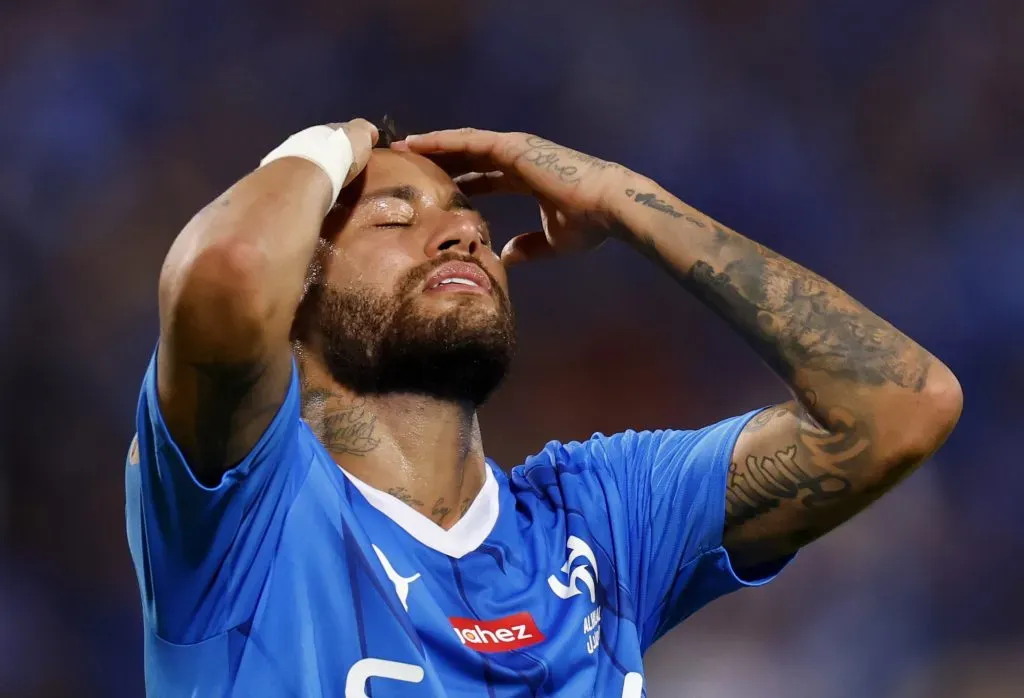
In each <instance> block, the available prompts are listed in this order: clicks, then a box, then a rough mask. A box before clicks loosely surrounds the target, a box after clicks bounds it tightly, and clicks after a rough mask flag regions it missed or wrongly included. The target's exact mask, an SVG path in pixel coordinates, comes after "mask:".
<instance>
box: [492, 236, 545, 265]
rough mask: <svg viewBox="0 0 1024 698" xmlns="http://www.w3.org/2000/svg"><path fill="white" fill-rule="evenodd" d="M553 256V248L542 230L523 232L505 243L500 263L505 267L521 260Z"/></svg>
mask: <svg viewBox="0 0 1024 698" xmlns="http://www.w3.org/2000/svg"><path fill="white" fill-rule="evenodd" d="M554 256H555V248H553V247H552V246H551V243H550V242H549V241H548V237H547V235H545V234H544V233H543V232H542V231H536V232H533V233H523V234H522V235H516V236H515V237H514V238H512V239H511V240H509V241H508V242H507V243H505V247H504V248H502V250H501V263H502V264H504V265H505V266H506V267H511V266H513V265H515V264H521V263H523V262H533V261H536V260H538V259H547V258H549V257H554Z"/></svg>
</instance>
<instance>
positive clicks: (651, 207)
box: [126, 119, 962, 698]
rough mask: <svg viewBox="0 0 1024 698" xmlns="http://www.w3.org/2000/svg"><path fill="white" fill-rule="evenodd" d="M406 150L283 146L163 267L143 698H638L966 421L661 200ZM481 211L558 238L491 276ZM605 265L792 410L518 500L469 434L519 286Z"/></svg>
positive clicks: (517, 166) (840, 318)
mask: <svg viewBox="0 0 1024 698" xmlns="http://www.w3.org/2000/svg"><path fill="white" fill-rule="evenodd" d="M392 140H393V139H392V138H391V136H390V134H389V133H386V132H385V133H383V135H382V133H381V131H379V130H378V129H377V128H376V127H374V126H373V125H371V124H370V123H369V122H367V121H365V120H361V119H356V120H353V121H350V122H348V123H346V124H343V125H340V126H339V125H332V126H317V127H312V128H310V129H307V130H305V131H302V132H299V133H298V134H295V135H294V136H292V137H290V138H289V139H287V140H286V141H285V142H284V143H283V144H282V145H281V146H279V147H278V148H277V149H275V150H274V151H273V152H271V154H270V155H268V156H267V157H266V158H265V159H264V161H263V163H262V164H261V166H260V167H259V168H258V169H256V170H255V171H253V172H251V173H249V174H248V175H246V176H245V177H244V178H242V179H241V180H240V181H239V182H238V183H237V184H235V185H234V186H232V187H231V188H230V189H228V191H226V192H225V193H224V194H222V195H221V196H220V197H219V198H217V199H216V200H215V201H213V202H212V203H211V204H209V205H208V206H207V207H206V208H204V209H203V210H202V211H200V212H199V213H198V214H197V215H196V216H195V217H194V218H193V219H192V220H191V221H190V222H189V223H188V225H187V226H186V227H185V228H184V230H183V231H182V232H181V234H180V235H179V236H178V237H177V239H176V240H175V242H174V244H173V245H172V247H171V249H170V252H169V253H168V255H167V259H166V262H165V264H164V267H163V270H162V273H161V276H160V293H159V297H160V325H161V331H160V340H159V344H158V346H157V349H156V353H155V355H154V356H153V359H152V361H151V363H150V366H149V369H148V371H147V372H146V374H145V378H144V380H143V386H142V390H141V395H140V399H139V407H138V414H137V431H138V434H137V439H136V441H135V442H134V443H133V446H132V448H131V450H130V451H129V456H128V464H127V471H126V472H127V474H126V490H127V525H128V537H129V543H130V547H131V552H132V556H133V559H134V562H135V566H136V570H137V575H138V583H139V588H140V590H141V593H142V599H143V607H144V619H145V661H146V683H147V691H148V695H149V696H152V697H159V698H176V697H178V696H181V697H184V696H191V697H197V698H202V697H205V696H215V697H217V698H223V697H225V696H237V697H240V698H261V697H263V696H266V697H268V698H271V697H272V698H285V697H296V698H312V697H314V696H316V697H319V696H330V697H342V696H344V697H346V698H349V697H352V696H373V697H374V698H387V697H388V696H409V697H416V696H494V697H497V698H501V697H506V696H559V697H562V698H576V697H577V696H590V695H598V696H612V697H613V698H619V697H620V696H621V697H624V698H636V697H638V696H643V695H645V691H644V688H643V665H642V657H643V654H644V652H645V650H646V649H647V648H648V647H650V646H651V644H652V643H653V642H655V641H656V640H657V639H658V638H659V637H661V636H662V635H663V634H665V633H666V632H667V631H668V630H670V629H671V628H672V627H674V626H675V625H676V624H678V623H679V622H680V621H682V620H683V619H684V618H686V617H687V616H688V615H689V614H691V613H693V612H694V611H695V610H696V609H698V608H700V607H701V606H703V605H704V604H706V603H708V602H709V601H711V600H712V599H714V598H716V597H719V596H722V595H723V594H726V593H728V592H731V591H733V590H736V589H739V588H740V587H744V586H756V585H759V584H763V583H765V582H767V581H768V580H770V579H771V578H772V577H773V576H774V575H775V574H776V573H777V572H778V571H779V570H780V569H781V568H782V567H783V566H784V565H785V564H786V562H787V561H788V560H790V559H791V558H792V556H793V555H794V553H795V552H796V551H797V549H798V548H799V547H801V546H803V545H805V544H807V543H808V542H810V541H812V540H814V539H815V538H818V537H819V536H821V535H822V534H824V533H826V532H827V531H829V530H830V529H832V528H834V527H836V526H837V525H839V524H840V523H842V522H843V521H845V520H846V519H848V518H850V516H852V515H853V514H855V513H857V512H858V511H860V510H861V509H863V508H864V507H865V506H867V505H868V504H869V503H870V502H871V501H873V500H874V499H876V498H877V497H879V496H880V495H881V494H883V493H884V492H886V491H887V490H888V489H890V488H891V487H892V486H893V485H894V484H895V483H896V482H897V481H899V480H900V479H901V478H903V477H904V476H906V475H907V474H908V473H910V472H911V471H912V470H913V469H914V468H915V467H916V466H917V465H919V464H920V463H921V462H922V461H923V460H924V459H925V458H927V457H928V456H929V454H931V453H932V452H934V451H935V449H936V448H938V446H939V445H940V444H941V443H942V442H943V440H944V439H945V438H946V436H947V435H948V434H949V432H950V431H951V429H952V428H953V426H954V424H955V423H956V421H957V418H958V416H959V414H960V409H961V402H962V397H961V391H960V387H959V384H958V382H957V380H956V378H955V377H954V376H953V374H952V373H951V372H950V371H949V369H948V368H946V366H944V365H943V364H942V363H941V362H940V361H939V360H937V359H936V358H935V357H934V356H932V355H931V354H929V353H928V352H927V351H926V350H925V349H923V348H921V347H920V346H919V345H918V344H916V343H915V342H913V341H912V340H910V339H909V338H907V337H906V336H905V335H903V334H902V333H900V332H899V331H898V330H897V329H895V328H894V327H893V326H892V325H890V324H889V323H887V322H886V321H885V320H882V319H881V318H880V317H878V316H877V315H875V314H873V313H872V312H870V311H869V310H867V309H866V308H864V307H863V306H862V305H860V304H859V303H858V302H857V301H855V300H853V299H852V298H850V296H848V295H846V294H845V293H844V292H843V291H841V290H840V289H838V288H837V287H836V286H834V285H833V284H831V283H829V282H828V281H826V280H825V279H823V278H821V277H819V276H817V275H815V274H813V273H812V272H810V271H808V270H806V269H804V268H802V267H801V266H799V265H798V264H795V263H794V262H792V261H789V260H788V259H786V258H784V257H782V256H780V255H778V254H776V253H774V252H772V251H771V250H768V249H766V248H764V247H762V246H761V245H759V244H757V243H755V242H752V241H751V240H749V239H747V238H745V237H743V236H742V235H740V234H738V233H735V232H733V231H732V230H730V229H728V228H727V227H725V226H724V225H722V224H720V223H718V222H716V221H714V220H712V219H710V218H709V217H707V216H705V215H704V214H702V213H700V212H699V211H696V210H694V209H693V208H691V207H689V206H687V205H686V204H685V203H683V202H682V201H680V200H679V199H677V198H676V197H675V196H673V195H672V194H670V193H669V192H667V191H665V190H664V189H662V188H661V187H660V186H658V185H657V184H656V183H655V182H653V181H651V180H650V179H647V178H645V177H643V176H641V175H639V174H637V173H635V172H632V171H630V170H628V169H627V168H625V167H623V166H620V165H616V164H613V163H610V162H605V161H602V160H600V159H598V158H595V157H591V156H588V155H584V154H582V153H579V152H576V151H574V150H571V149H569V148H565V147H562V146H560V145H556V144H555V143H552V142H550V141H547V140H544V139H541V138H538V137H536V136H532V135H527V134H522V133H492V132H487V131H477V130H472V129H462V130H457V131H441V132H436V133H431V134H425V135H419V136H415V137H409V138H407V139H404V140H398V141H395V142H391V141H392ZM375 146H376V147H375ZM453 176H454V177H455V179H454V180H453V178H452V177H453ZM492 191H504V192H521V193H524V194H527V195H531V196H533V197H535V198H536V200H537V201H538V202H539V204H540V211H541V217H542V220H543V231H540V232H534V233H527V234H525V235H521V236H519V237H516V238H514V239H513V240H512V241H511V242H510V243H509V244H508V245H507V246H506V247H505V249H504V250H503V251H502V253H501V254H500V255H499V254H498V253H497V252H496V251H495V250H494V249H493V248H492V246H491V238H490V235H489V233H488V228H487V224H486V222H485V221H484V219H483V218H482V217H481V216H480V214H479V213H478V212H477V211H476V210H475V209H474V208H473V205H472V204H471V203H470V201H471V198H472V197H473V196H476V195H478V194H485V193H488V192H492ZM610 237H614V238H618V239H619V240H621V241H622V242H624V243H625V244H626V245H628V246H630V247H632V248H633V249H635V250H636V251H638V252H640V253H642V254H644V255H646V256H648V257H650V258H651V259H653V260H654V261H655V262H657V264H658V265H659V266H660V267H662V268H663V269H665V270H666V271H667V272H668V273H669V274H671V275H672V276H674V277H675V278H676V279H677V280H678V281H679V283H680V285H681V286H682V287H683V288H684V289H685V290H686V291H688V292H689V293H692V294H694V295H696V296H697V297H698V298H699V299H700V300H701V301H703V302H704V303H706V304H707V305H708V306H709V307H711V308H712V309H714V310H715V311H716V312H717V313H718V314H719V315H720V316H721V318H722V319H723V320H724V321H725V322H727V323H729V324H730V325H731V326H732V328H733V329H734V330H735V331H736V332H737V333H738V334H739V335H740V336H742V337H743V338H744V339H745V340H746V341H747V342H748V343H749V344H750V345H751V346H752V347H753V348H754V349H755V350H756V351H757V352H759V354H760V355H761V356H762V357H763V358H764V359H765V361H766V362H767V363H768V364H769V365H770V366H771V367H772V368H773V369H774V370H775V372H776V373H778V375H779V376H780V377H781V378H782V379H783V380H784V381H786V382H787V383H788V384H789V387H790V388H791V390H792V393H793V399H792V400H791V401H789V402H786V403H784V404H780V405H777V406H774V407H770V408H768V409H765V410H761V411H753V412H750V413H748V414H745V415H742V416H739V417H735V418H732V419H727V420H725V421H722V422H720V423H718V424H714V425H712V426H708V427H705V428H702V429H697V430H693V431H689V430H664V431H640V432H637V431H626V432H623V433H619V434H614V435H611V436H604V435H601V434H597V435H595V436H594V437H592V438H591V439H589V440H586V441H584V442H582V443H577V442H573V443H558V442H551V443H549V444H547V446H545V447H544V448H543V450H542V451H540V452H539V453H538V454H537V455H534V456H531V457H530V458H528V459H526V462H525V463H524V464H522V465H520V466H518V467H515V468H513V469H512V470H511V474H510V475H507V476H506V475H505V473H504V472H503V471H502V469H501V468H499V467H498V465H497V464H496V463H494V462H492V461H490V460H488V459H487V458H485V452H484V446H483V439H482V437H481V434H480V430H479V427H478V423H477V418H476V409H477V407H479V406H480V405H481V404H482V403H483V402H484V401H485V400H486V399H487V397H488V395H489V394H490V393H491V392H492V390H493V389H494V388H495V387H496V386H497V385H498V384H499V382H500V381H501V379H502V377H503V375H504V374H505V372H506V369H507V368H508V366H509V362H510V361H511V359H512V354H513V347H514V344H515V332H514V329H513V315H512V308H511V305H510V303H509V300H508V295H507V278H506V267H508V266H510V265H512V264H515V263H520V262H525V261H528V260H532V259H537V258H541V257H547V256H550V255H553V254H559V253H565V252H574V251H581V250H585V249H588V248H592V247H595V246H596V245H598V244H600V243H601V242H602V241H604V240H605V239H606V238H610ZM571 368H572V362H571V360H570V361H567V370H571ZM609 370H614V367H612V366H609ZM595 379H596V378H595ZM680 399H683V398H682V397H681V398H680Z"/></svg>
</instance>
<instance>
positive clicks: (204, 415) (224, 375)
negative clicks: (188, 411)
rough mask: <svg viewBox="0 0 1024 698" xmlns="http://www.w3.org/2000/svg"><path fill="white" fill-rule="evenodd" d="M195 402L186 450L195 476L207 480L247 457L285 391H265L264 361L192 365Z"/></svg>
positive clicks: (217, 476)
mask: <svg viewBox="0 0 1024 698" xmlns="http://www.w3.org/2000/svg"><path fill="white" fill-rule="evenodd" d="M192 368H193V369H194V371H195V386H196V391H195V406H194V410H193V411H192V415H193V416H192V424H191V427H190V429H189V431H190V432H191V433H190V437H191V438H189V439H187V441H188V443H187V444H186V443H183V444H182V446H183V449H184V450H186V451H187V456H188V459H189V466H190V467H191V468H192V471H193V473H195V475H196V477H197V478H198V479H199V480H200V481H202V482H204V484H211V483H213V482H216V481H217V480H218V479H219V478H220V474H221V473H222V472H223V471H224V470H227V469H229V468H231V467H233V466H234V465H236V464H237V463H238V462H239V461H241V460H242V459H244V458H245V456H246V455H247V454H248V452H249V451H250V450H251V449H252V448H253V446H255V445H256V442H257V441H258V440H259V438H260V436H261V435H262V434H263V431H264V430H265V429H266V427H267V425H268V424H269V423H270V421H271V420H272V419H273V417H274V414H276V412H277V410H278V408H279V407H280V405H281V401H282V399H283V397H284V396H283V395H280V394H277V391H271V390H268V388H269V387H270V386H268V385H267V382H268V381H267V380H266V374H267V371H268V366H267V365H266V364H264V363H257V362H251V363H246V364H240V365H225V364H193V365H192Z"/></svg>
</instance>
